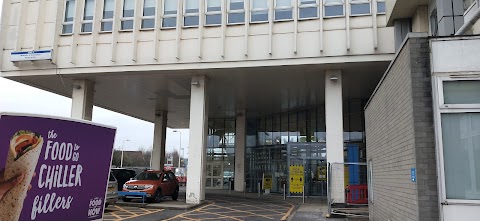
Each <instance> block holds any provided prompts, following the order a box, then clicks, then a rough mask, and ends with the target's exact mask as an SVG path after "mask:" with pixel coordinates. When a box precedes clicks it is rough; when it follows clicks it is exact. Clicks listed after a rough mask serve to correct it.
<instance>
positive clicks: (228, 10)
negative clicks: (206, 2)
mask: <svg viewBox="0 0 480 221" xmlns="http://www.w3.org/2000/svg"><path fill="white" fill-rule="evenodd" d="M231 1H232V0H228V1H227V21H226V24H227V25H240V24H245V14H246V13H247V10H246V8H245V6H246V4H245V2H246V1H249V0H242V1H243V9H233V10H232V9H230V5H231ZM241 13H243V22H235V23H231V22H230V20H229V19H228V18H229V15H230V14H241Z"/></svg>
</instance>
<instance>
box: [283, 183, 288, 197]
mask: <svg viewBox="0 0 480 221" xmlns="http://www.w3.org/2000/svg"><path fill="white" fill-rule="evenodd" d="M286 199H287V189H286V188H285V183H284V184H283V200H286Z"/></svg>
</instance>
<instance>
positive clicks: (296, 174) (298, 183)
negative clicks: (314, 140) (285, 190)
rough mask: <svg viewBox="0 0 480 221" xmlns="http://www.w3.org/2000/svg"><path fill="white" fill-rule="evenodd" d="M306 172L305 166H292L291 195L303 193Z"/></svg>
mask: <svg viewBox="0 0 480 221" xmlns="http://www.w3.org/2000/svg"><path fill="white" fill-rule="evenodd" d="M304 171H305V170H304V168H303V165H290V180H289V181H290V185H289V186H290V193H303V184H304V182H305V177H304Z"/></svg>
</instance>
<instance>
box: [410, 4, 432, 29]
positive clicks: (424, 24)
mask: <svg viewBox="0 0 480 221" xmlns="http://www.w3.org/2000/svg"><path fill="white" fill-rule="evenodd" d="M428 22H429V21H428V6H419V7H418V8H417V11H415V14H414V15H413V18H412V32H424V33H428V30H429V23H428Z"/></svg>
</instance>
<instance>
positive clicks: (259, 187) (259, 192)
mask: <svg viewBox="0 0 480 221" xmlns="http://www.w3.org/2000/svg"><path fill="white" fill-rule="evenodd" d="M260 188H261V186H260V182H258V197H260V190H261V189H260Z"/></svg>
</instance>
